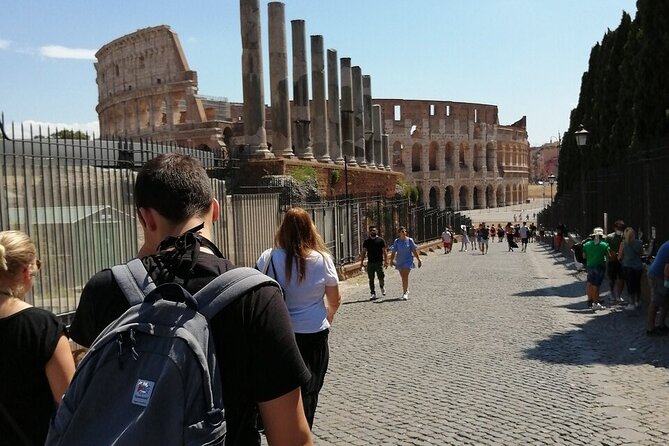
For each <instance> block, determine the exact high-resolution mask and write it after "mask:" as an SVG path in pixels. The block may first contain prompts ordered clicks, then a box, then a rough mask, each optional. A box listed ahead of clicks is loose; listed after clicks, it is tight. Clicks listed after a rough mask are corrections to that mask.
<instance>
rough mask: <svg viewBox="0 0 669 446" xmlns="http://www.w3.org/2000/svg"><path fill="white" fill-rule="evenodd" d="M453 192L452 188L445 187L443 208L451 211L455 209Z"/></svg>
mask: <svg viewBox="0 0 669 446" xmlns="http://www.w3.org/2000/svg"><path fill="white" fill-rule="evenodd" d="M454 194H455V191H454V190H453V186H446V189H445V190H444V208H446V209H453V208H455V195H454Z"/></svg>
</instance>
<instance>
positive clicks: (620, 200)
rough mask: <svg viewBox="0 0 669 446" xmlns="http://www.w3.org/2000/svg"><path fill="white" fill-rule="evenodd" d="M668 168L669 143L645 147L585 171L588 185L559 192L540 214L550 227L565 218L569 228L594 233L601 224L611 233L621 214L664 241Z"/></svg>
mask: <svg viewBox="0 0 669 446" xmlns="http://www.w3.org/2000/svg"><path fill="white" fill-rule="evenodd" d="M668 172H669V147H660V148H657V149H654V150H648V151H646V152H642V153H641V154H639V155H638V156H637V157H635V158H631V159H629V160H628V161H627V162H626V163H625V164H624V165H621V166H619V167H613V168H611V167H609V168H606V169H596V170H593V171H588V172H585V173H584V177H585V182H584V186H580V185H579V187H578V188H576V190H574V191H572V192H570V193H569V194H561V195H560V196H558V197H557V198H556V200H555V202H554V203H553V204H552V205H551V206H549V207H548V208H547V209H546V210H544V211H542V212H541V213H539V216H538V222H539V224H543V225H544V226H545V227H546V228H547V229H552V228H555V227H556V226H557V225H558V224H559V223H563V224H564V225H566V226H567V228H568V230H569V231H573V232H576V233H578V234H590V232H591V231H592V228H594V227H596V226H601V227H605V226H608V227H607V228H606V229H605V230H606V232H609V231H611V225H612V223H613V222H614V221H615V220H618V219H621V220H623V221H624V222H625V224H626V225H627V226H631V227H633V228H634V229H635V230H637V232H638V233H640V237H641V238H642V239H643V240H644V241H646V242H647V241H649V239H656V240H657V241H658V242H660V243H662V242H663V241H665V240H669V200H668V198H667V197H669V182H668V181H667V174H668ZM581 187H584V188H585V189H584V190H581ZM583 199H585V206H582V205H581V202H582V201H583ZM605 217H606V218H605ZM605 219H606V220H607V221H606V225H605ZM660 243H657V244H656V245H655V248H657V246H658V245H659V244H660Z"/></svg>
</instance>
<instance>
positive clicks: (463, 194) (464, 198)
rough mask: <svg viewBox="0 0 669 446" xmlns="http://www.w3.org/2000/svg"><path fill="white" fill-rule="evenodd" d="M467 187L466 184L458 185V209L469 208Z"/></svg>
mask: <svg viewBox="0 0 669 446" xmlns="http://www.w3.org/2000/svg"><path fill="white" fill-rule="evenodd" d="M468 201H469V188H468V187H467V186H460V191H459V192H458V209H469V203H468Z"/></svg>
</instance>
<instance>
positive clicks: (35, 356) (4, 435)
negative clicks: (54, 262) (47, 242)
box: [0, 231, 74, 446]
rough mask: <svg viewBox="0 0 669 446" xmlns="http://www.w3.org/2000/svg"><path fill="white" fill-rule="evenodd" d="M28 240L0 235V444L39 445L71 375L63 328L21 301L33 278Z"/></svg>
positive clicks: (15, 233)
mask: <svg viewBox="0 0 669 446" xmlns="http://www.w3.org/2000/svg"><path fill="white" fill-rule="evenodd" d="M39 269H40V261H39V260H38V259H37V250H36V248H35V245H34V243H33V242H32V241H31V240H30V238H29V237H28V236H27V235H26V234H24V233H23V232H19V231H2V232H0V355H1V356H2V361H0V444H4V445H27V446H36V445H43V444H44V441H45V440H46V435H47V432H48V430H49V420H50V419H51V416H52V415H53V414H54V412H55V409H56V407H57V406H58V405H59V404H60V402H61V398H62V396H63V394H64V393H65V390H66V389H67V386H68V385H69V384H70V381H71V380H72V375H74V360H73V359H72V353H71V351H70V344H69V342H68V340H67V337H66V336H65V325H63V323H62V322H60V321H59V320H58V319H57V318H56V316H54V315H53V314H52V313H50V312H48V311H46V310H43V309H41V308H35V307H33V306H32V305H30V304H29V303H27V302H26V301H25V300H24V298H25V296H26V294H28V293H29V292H30V290H31V289H32V286H33V277H34V276H35V275H36V274H38V273H39Z"/></svg>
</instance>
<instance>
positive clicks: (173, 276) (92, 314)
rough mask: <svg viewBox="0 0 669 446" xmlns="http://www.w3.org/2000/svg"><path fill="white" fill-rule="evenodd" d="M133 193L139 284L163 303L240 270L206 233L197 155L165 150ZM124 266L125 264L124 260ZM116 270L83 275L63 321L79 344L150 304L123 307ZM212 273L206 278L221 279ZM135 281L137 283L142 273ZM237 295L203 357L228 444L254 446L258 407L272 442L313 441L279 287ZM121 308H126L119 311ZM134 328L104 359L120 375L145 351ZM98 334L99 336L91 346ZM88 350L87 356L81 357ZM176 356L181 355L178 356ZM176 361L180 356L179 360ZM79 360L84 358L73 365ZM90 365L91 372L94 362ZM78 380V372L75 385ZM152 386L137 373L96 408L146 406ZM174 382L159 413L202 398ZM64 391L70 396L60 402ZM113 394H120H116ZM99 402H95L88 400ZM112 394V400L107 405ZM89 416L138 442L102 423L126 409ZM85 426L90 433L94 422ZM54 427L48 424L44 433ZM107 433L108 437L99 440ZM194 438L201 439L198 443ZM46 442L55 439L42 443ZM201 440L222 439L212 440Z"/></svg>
mask: <svg viewBox="0 0 669 446" xmlns="http://www.w3.org/2000/svg"><path fill="white" fill-rule="evenodd" d="M134 198H135V206H136V210H137V216H138V219H139V222H140V224H141V225H142V230H143V233H144V244H143V246H142V247H141V248H140V251H139V254H138V258H139V259H141V263H142V264H143V266H144V269H146V271H147V272H148V278H147V279H146V280H145V281H144V284H145V283H146V282H147V281H148V282H150V281H151V280H152V281H153V282H155V283H156V284H157V285H158V288H156V289H155V290H154V291H156V290H164V291H163V292H162V294H163V296H161V297H162V298H163V299H164V300H165V301H166V303H165V305H164V306H165V308H166V309H165V310H164V311H167V310H169V309H170V307H172V306H174V305H175V304H173V303H172V302H171V300H172V299H174V300H181V299H177V298H175V297H174V296H168V295H167V294H170V293H176V294H179V296H178V297H180V298H181V297H183V296H181V291H180V290H182V289H183V290H185V292H184V294H186V293H193V294H195V293H197V292H198V291H200V290H202V289H203V288H204V287H205V286H206V285H208V284H210V282H212V281H214V279H216V278H217V277H218V276H221V275H223V274H224V273H226V272H228V271H230V272H234V270H235V269H237V268H236V267H235V266H234V265H233V264H232V263H231V262H230V261H228V260H227V259H224V258H223V256H222V255H221V253H220V251H219V250H218V249H217V248H216V246H215V245H214V244H213V243H212V242H210V241H209V239H210V238H211V234H212V226H213V223H214V222H215V221H216V220H217V218H218V215H219V204H218V202H217V200H216V199H215V198H214V196H213V191H212V188H211V182H210V179H209V178H208V176H207V174H206V171H205V170H204V168H203V167H202V165H201V164H200V163H199V162H198V161H197V160H195V159H193V158H191V157H189V156H186V155H181V154H177V153H168V154H163V155H160V156H158V157H157V158H154V159H152V160H150V161H149V162H147V163H146V164H145V165H144V167H143V168H142V170H141V171H140V172H139V174H138V176H137V180H136V183H135V189H134ZM128 265H129V266H130V263H129V264H128ZM136 265H137V263H135V266H136ZM140 269H141V268H140ZM116 271H118V270H115V272H113V271H112V270H111V269H105V270H103V271H100V272H99V273H97V274H96V275H95V276H93V277H92V278H91V279H90V280H89V281H88V283H87V284H86V286H85V288H84V290H83V292H82V295H81V299H80V302H79V306H78V307H77V311H76V314H75V317H74V320H73V323H72V326H71V328H70V334H71V336H72V339H73V340H75V341H76V342H78V343H79V344H81V345H84V346H86V347H89V346H91V344H93V343H94V341H95V340H96V337H97V336H98V335H99V334H100V333H101V332H102V333H103V335H102V336H101V338H102V337H104V333H105V332H107V331H108V330H109V329H105V327H107V325H108V324H110V323H112V322H114V321H116V322H114V324H116V325H118V324H119V321H120V320H122V319H123V318H127V315H128V314H129V313H131V312H132V311H133V309H135V308H140V310H139V313H140V316H141V313H142V311H144V308H145V307H150V306H151V305H150V304H147V301H148V300H149V299H147V300H144V303H143V304H141V307H132V308H131V309H130V310H128V308H129V307H130V304H129V301H128V298H126V295H128V292H127V291H126V292H125V294H124V291H122V289H121V286H123V287H124V289H127V286H128V284H127V283H126V282H123V281H122V283H121V284H119V280H118V277H117V273H116ZM142 271H143V270H142ZM228 274H229V273H228ZM257 274H258V275H260V273H257ZM140 275H141V273H140ZM226 277H227V275H226ZM262 277H263V278H264V276H262ZM219 281H220V280H219ZM219 281H217V282H216V283H215V284H212V285H217V286H218V283H219ZM171 283H176V284H178V285H180V287H177V288H172V289H166V288H164V284H171ZM138 284H140V287H141V286H142V285H141V283H140V281H138ZM161 284H163V285H161ZM227 285H228V284H227V283H223V284H221V289H224V288H225V287H226V286H227ZM135 286H137V285H135ZM168 286H169V285H168ZM208 288H211V287H208ZM168 291H169V292H168ZM219 291H220V290H219ZM203 293H204V291H203ZM224 293H225V292H223V294H224ZM240 294H241V296H240V297H239V298H236V299H234V300H232V301H231V302H230V303H229V304H228V305H227V306H225V307H224V308H223V309H221V310H220V311H219V312H218V313H216V314H215V315H212V317H211V319H210V324H209V327H210V329H211V330H210V331H211V338H212V339H213V344H214V347H215V356H214V357H213V358H210V359H212V361H210V362H212V363H215V366H216V368H217V369H218V370H219V371H220V375H219V376H220V381H221V383H220V384H221V386H220V391H221V393H222V403H223V406H224V416H225V427H224V429H225V430H227V433H226V434H225V445H228V446H230V445H260V436H259V434H258V430H257V427H256V420H257V415H258V412H259V413H260V415H261V417H262V421H263V424H264V429H265V434H266V437H267V441H268V443H269V445H311V444H312V439H311V433H310V430H309V425H308V424H307V421H306V418H305V415H304V410H303V407H302V401H301V395H300V386H301V385H302V384H303V383H306V382H307V381H308V379H309V376H310V375H309V371H308V370H307V368H306V367H305V365H304V362H303V360H302V357H301V355H300V352H299V350H298V348H297V345H296V343H295V337H294V335H293V329H292V326H291V322H290V318H289V316H288V311H287V309H286V306H285V304H284V302H283V298H282V295H281V291H280V289H279V288H278V287H276V286H273V285H271V284H268V283H264V284H263V283H261V284H260V285H257V286H255V287H253V288H249V289H247V290H244V291H242V292H241V293H240ZM150 296H151V294H149V297H150ZM187 297H188V296H187ZM197 297H198V295H196V296H195V298H196V300H197V302H196V303H192V302H190V303H189V301H190V299H188V298H186V299H184V301H185V302H186V304H188V306H189V307H190V306H193V305H194V306H195V307H196V308H199V307H197V306H198V305H201V304H202V302H201V301H200V300H198V299H197ZM207 297H209V294H207ZM126 310H128V312H127V313H126V314H124V315H123V317H121V318H119V317H120V316H121V315H122V314H123V313H124V312H125V311H126ZM146 311H148V309H147V310H146ZM195 313H196V312H195V311H192V312H191V313H185V312H184V313H183V314H184V316H183V317H182V319H188V318H190V317H192V318H193V319H196V318H197V317H198V316H197V315H196V314H195ZM117 318H118V319H117ZM103 330H104V331H103ZM137 331H139V330H137ZM156 332H157V329H156ZM138 336H139V335H138V334H136V333H133V331H132V330H131V331H130V334H129V335H128V336H126V337H125V338H123V337H119V338H118V340H117V343H118V360H117V359H116V358H114V359H112V360H111V361H110V362H108V367H117V368H118V369H114V370H117V371H116V372H115V373H117V374H119V376H120V374H123V373H126V370H127V369H128V368H130V369H132V367H133V365H134V364H136V363H137V360H138V357H141V356H142V355H143V354H144V353H143V352H142V351H141V350H139V349H135V347H134V345H135V342H136V339H135V338H136V337H138ZM99 341H100V339H98V341H96V344H97V342H99ZM126 341H127V342H126ZM93 350H95V346H94V347H93ZM212 350H213V349H212ZM89 355H91V353H89ZM212 356H213V355H212ZM126 357H127V358H129V359H126ZM87 358H88V357H87ZM87 358H84V362H85V361H86V360H87ZM177 359H180V356H177ZM133 360H134V361H135V362H133ZM175 362H176V363H178V361H177V360H175ZM117 363H118V364H117ZM180 366H181V367H183V368H185V369H190V368H194V369H197V367H195V366H193V365H192V364H185V365H180ZM83 368H84V363H83V362H82V364H81V365H80V369H83ZM80 371H81V370H78V372H77V373H79V372H80ZM101 372H102V371H100V373H101ZM82 373H83V372H82ZM95 373H98V369H96V370H95ZM212 379H214V378H213V377H212ZM76 382H77V379H76V375H75V379H74V381H73V384H72V386H73V387H74V386H75V385H76ZM216 384H217V383H216ZM155 386H156V388H153V384H152V381H150V380H138V381H137V386H136V387H135V388H134V391H133V389H131V390H130V392H129V393H128V394H125V393H119V394H118V397H116V396H111V397H110V398H109V399H108V400H107V401H99V405H100V407H101V408H102V409H100V410H101V411H104V410H105V406H107V405H109V406H112V405H114V406H115V407H120V406H119V404H121V403H125V402H126V400H127V403H128V407H129V410H128V412H130V413H131V412H132V410H135V409H136V406H142V405H147V404H148V405H149V407H150V406H151V405H150V402H149V398H151V395H152V392H154V393H155V392H156V391H157V386H158V384H156V385H155ZM73 387H71V388H70V390H72V388H73ZM174 387H175V388H174V397H173V399H171V400H169V401H160V404H161V406H163V408H162V410H164V411H165V413H166V414H169V413H170V410H171V409H172V406H179V405H182V404H185V403H186V401H183V400H190V399H192V398H196V397H198V396H199V395H193V394H189V393H187V392H183V394H181V393H180V391H181V389H179V388H178V387H179V386H174ZM78 392H79V389H76V392H73V393H75V395H70V396H71V397H77V396H78V395H76V393H78ZM133 392H134V393H133ZM68 393H70V392H68ZM205 393H206V392H205ZM214 396H216V395H214ZM87 398H88V401H87V402H88V403H89V404H91V401H90V399H91V398H92V399H95V398H96V394H93V395H88V396H87ZM208 398H209V399H211V398H212V397H211V396H209V397H208ZM67 399H68V394H66V398H65V401H67ZM100 399H102V398H100ZM116 399H118V401H115V400H116ZM97 402H98V401H95V400H93V403H97ZM112 402H113V403H114V404H111V403H112ZM119 402H120V403H119ZM76 409H77V407H70V408H69V409H68V410H70V411H73V410H76ZM159 409H160V408H159ZM60 412H61V411H59V413H58V414H57V416H56V419H55V421H54V423H53V424H52V428H51V429H52V431H54V430H57V428H58V422H59V416H60V415H61V413H60ZM95 415H96V417H95V418H93V422H95V423H98V422H99V433H100V434H99V435H100V438H99V440H98V443H99V444H110V443H111V442H112V441H110V440H112V439H114V437H113V436H114V435H116V434H118V435H120V436H123V435H125V437H123V438H122V441H118V443H116V442H114V444H139V443H138V442H137V441H136V440H137V438H133V437H132V436H129V435H127V434H126V433H125V432H108V428H107V426H106V424H107V423H108V422H109V419H108V418H106V417H107V416H110V415H113V418H116V417H123V416H125V414H123V413H118V412H114V413H113V414H109V415H106V414H105V413H104V412H102V413H99V414H95ZM207 415H208V416H210V417H213V418H215V415H216V414H215V413H213V411H212V412H210V413H208V414H207ZM172 421H173V420H171V419H170V418H169V417H168V416H167V415H166V416H165V417H164V420H163V422H162V423H161V424H156V425H149V423H145V424H147V425H145V426H142V418H141V416H139V417H138V418H137V419H136V420H131V426H130V427H128V431H130V432H132V429H140V428H142V429H153V430H156V431H160V430H167V429H169V428H171V423H172ZM209 422H214V423H216V422H218V423H219V424H220V420H219V421H217V420H213V421H211V420H209ZM71 428H72V427H71ZM74 428H75V429H76V428H77V426H74ZM83 428H84V427H82V429H83ZM85 428H86V429H88V430H89V431H90V430H91V429H92V428H94V426H93V427H91V426H86V427H85ZM51 434H52V433H51V432H50V436H51ZM104 435H107V436H108V437H109V438H105V437H104ZM72 436H74V434H73V435H72ZM184 438H185V436H184ZM174 443H175V444H186V443H187V442H186V441H185V440H182V438H181V437H178V438H175V439H174ZM192 443H193V444H205V442H204V441H201V442H198V441H193V442H192ZM47 444H57V443H56V442H54V443H49V442H47ZM147 444H148V443H147ZM161 444H162V443H161ZM170 444H172V443H170ZM206 444H223V443H221V442H220V440H218V442H215V443H206Z"/></svg>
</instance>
